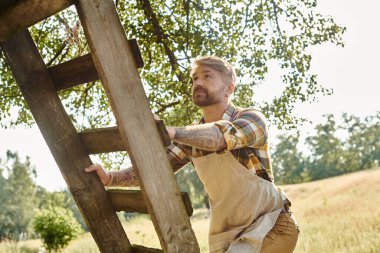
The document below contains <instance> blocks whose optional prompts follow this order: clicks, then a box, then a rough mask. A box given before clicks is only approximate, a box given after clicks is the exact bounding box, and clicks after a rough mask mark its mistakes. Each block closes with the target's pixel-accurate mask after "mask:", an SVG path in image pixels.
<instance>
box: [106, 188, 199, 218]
mask: <svg viewBox="0 0 380 253" xmlns="http://www.w3.org/2000/svg"><path fill="white" fill-rule="evenodd" d="M107 192H108V196H109V197H110V199H111V202H112V205H113V207H114V209H115V210H116V211H125V212H132V213H133V212H137V213H148V208H147V207H146V205H145V201H144V198H143V195H142V192H141V191H140V190H120V189H112V190H107ZM181 195H182V200H183V203H184V204H185V207H186V212H187V215H188V216H191V215H192V214H193V207H192V206H191V201H190V198H189V195H188V194H187V192H181Z"/></svg>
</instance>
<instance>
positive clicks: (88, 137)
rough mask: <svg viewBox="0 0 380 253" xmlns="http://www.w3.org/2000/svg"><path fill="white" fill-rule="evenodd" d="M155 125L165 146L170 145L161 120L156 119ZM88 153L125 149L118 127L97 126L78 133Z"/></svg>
mask: <svg viewBox="0 0 380 253" xmlns="http://www.w3.org/2000/svg"><path fill="white" fill-rule="evenodd" d="M156 126H157V128H158V131H159V133H160V137H161V139H162V141H163V143H164V145H165V147H167V146H169V145H170V139H169V135H168V132H167V131H166V128H165V125H164V123H163V121H162V120H156ZM79 137H80V138H81V140H82V142H83V144H84V146H85V147H86V149H87V152H88V153H89V154H100V153H109V152H117V151H126V148H125V147H124V144H123V141H122V139H121V136H120V132H119V129H118V127H107V128H98V129H93V130H88V131H83V132H80V133H79Z"/></svg>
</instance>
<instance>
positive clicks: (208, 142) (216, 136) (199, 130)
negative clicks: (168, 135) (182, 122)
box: [173, 124, 227, 151]
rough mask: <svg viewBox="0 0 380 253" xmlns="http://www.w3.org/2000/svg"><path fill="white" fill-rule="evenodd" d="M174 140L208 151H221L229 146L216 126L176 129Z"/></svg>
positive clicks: (205, 125)
mask: <svg viewBox="0 0 380 253" xmlns="http://www.w3.org/2000/svg"><path fill="white" fill-rule="evenodd" d="M174 130H175V135H174V138H173V140H174V141H176V142H179V143H182V144H185V145H187V146H192V147H195V148H199V149H202V150H207V151H219V150H222V149H224V148H226V146H227V144H226V141H225V139H224V137H223V134H222V132H221V131H220V129H219V128H218V127H217V126H215V125H214V124H202V125H197V126H187V127H177V128H174Z"/></svg>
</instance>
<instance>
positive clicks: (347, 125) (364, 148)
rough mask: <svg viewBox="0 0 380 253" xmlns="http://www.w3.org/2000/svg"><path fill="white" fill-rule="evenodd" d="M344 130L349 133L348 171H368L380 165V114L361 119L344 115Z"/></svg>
mask: <svg viewBox="0 0 380 253" xmlns="http://www.w3.org/2000/svg"><path fill="white" fill-rule="evenodd" d="M343 122H344V124H343V125H342V126H341V128H342V129H344V130H345V131H347V134H348V138H347V141H346V142H345V150H346V154H345V158H346V166H345V167H346V168H347V171H355V170H360V169H368V168H372V167H375V166H377V165H379V161H380V141H379V135H380V112H378V113H377V115H373V116H368V117H366V118H365V119H360V118H359V117H355V116H353V115H348V114H343Z"/></svg>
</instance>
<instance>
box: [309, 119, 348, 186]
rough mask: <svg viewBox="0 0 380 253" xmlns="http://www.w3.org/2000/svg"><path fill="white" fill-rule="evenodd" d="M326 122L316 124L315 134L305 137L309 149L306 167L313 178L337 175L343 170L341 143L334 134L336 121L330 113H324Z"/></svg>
mask: <svg viewBox="0 0 380 253" xmlns="http://www.w3.org/2000/svg"><path fill="white" fill-rule="evenodd" d="M325 117H326V118H327V121H326V123H324V124H323V123H322V124H318V125H317V126H316V130H317V132H316V134H315V136H309V137H307V138H306V144H307V145H309V147H310V150H311V157H310V158H309V159H308V165H307V167H308V168H309V169H310V176H311V178H312V179H313V180H317V179H321V178H326V177H332V176H337V175H340V174H342V173H344V172H345V161H344V159H343V154H344V149H343V143H342V142H341V140H340V139H339V138H338V137H337V136H336V130H337V126H336V122H335V119H334V116H333V115H332V114H328V115H325Z"/></svg>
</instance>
